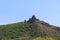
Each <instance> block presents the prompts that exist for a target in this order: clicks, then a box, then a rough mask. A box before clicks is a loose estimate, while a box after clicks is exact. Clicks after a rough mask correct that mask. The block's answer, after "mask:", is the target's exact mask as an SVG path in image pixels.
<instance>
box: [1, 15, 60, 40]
mask: <svg viewBox="0 0 60 40" xmlns="http://www.w3.org/2000/svg"><path fill="white" fill-rule="evenodd" d="M0 40H60V27H57V26H54V25H50V24H48V23H47V22H44V21H41V20H39V19H37V18H36V17H35V15H33V16H32V17H31V18H29V20H27V21H26V20H25V21H24V22H19V23H14V24H8V25H0Z"/></svg>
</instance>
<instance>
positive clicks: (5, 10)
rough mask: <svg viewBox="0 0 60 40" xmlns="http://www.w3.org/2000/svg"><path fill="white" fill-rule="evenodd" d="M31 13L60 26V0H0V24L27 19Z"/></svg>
mask: <svg viewBox="0 0 60 40" xmlns="http://www.w3.org/2000/svg"><path fill="white" fill-rule="evenodd" d="M32 15H36V17H37V18H39V19H40V20H43V21H45V22H48V23H49V24H52V25H56V26H60V0H0V25H3V24H9V23H16V22H20V21H24V20H25V19H27V20H28V18H30V17H31V16H32Z"/></svg>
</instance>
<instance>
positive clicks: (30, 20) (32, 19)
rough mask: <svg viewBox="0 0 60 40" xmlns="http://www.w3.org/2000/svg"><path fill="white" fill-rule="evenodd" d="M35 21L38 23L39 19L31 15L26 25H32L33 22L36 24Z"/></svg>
mask: <svg viewBox="0 0 60 40" xmlns="http://www.w3.org/2000/svg"><path fill="white" fill-rule="evenodd" d="M36 21H39V19H37V18H36V17H35V15H33V16H32V18H29V20H28V21H27V22H28V23H34V22H36Z"/></svg>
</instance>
